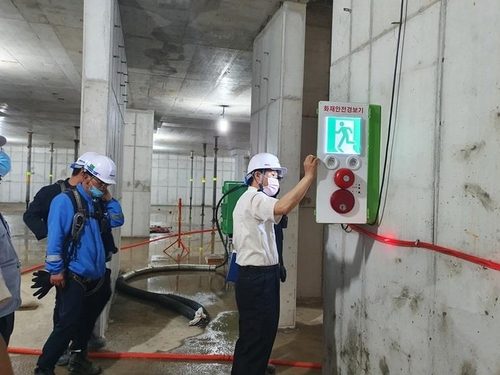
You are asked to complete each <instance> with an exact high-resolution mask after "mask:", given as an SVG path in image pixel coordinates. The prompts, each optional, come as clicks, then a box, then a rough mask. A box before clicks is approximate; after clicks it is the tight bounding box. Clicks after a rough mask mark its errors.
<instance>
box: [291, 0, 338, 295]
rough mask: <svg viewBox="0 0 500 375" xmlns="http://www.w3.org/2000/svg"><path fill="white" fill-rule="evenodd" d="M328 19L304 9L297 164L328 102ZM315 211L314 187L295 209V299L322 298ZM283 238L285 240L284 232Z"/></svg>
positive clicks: (323, 9)
mask: <svg viewBox="0 0 500 375" xmlns="http://www.w3.org/2000/svg"><path fill="white" fill-rule="evenodd" d="M331 17H332V10H331V6H324V5H320V4H317V3H310V4H308V5H307V12H306V39H305V42H306V45H305V59H304V95H303V98H304V100H303V102H302V132H301V150H300V151H301V152H300V155H301V157H300V160H304V159H305V157H306V156H307V155H309V154H313V155H315V154H316V144H317V137H318V115H317V113H316V110H317V108H318V102H319V101H320V100H328V89H329V84H330V50H331V43H330V40H331V33H332V18H331ZM301 173H302V172H301ZM301 176H302V174H301ZM315 209H316V185H313V186H312V187H311V188H310V189H309V191H308V192H307V194H306V196H305V198H304V200H303V201H302V202H301V204H300V206H299V234H298V239H299V248H298V262H297V297H298V298H308V299H310V298H313V299H318V298H321V297H322V287H321V286H322V281H323V254H324V251H323V231H324V225H320V224H317V223H316V219H315V217H314V211H315ZM284 235H285V237H286V235H287V232H286V231H285V233H284Z"/></svg>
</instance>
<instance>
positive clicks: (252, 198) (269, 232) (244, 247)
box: [233, 187, 281, 266]
mask: <svg viewBox="0 0 500 375" xmlns="http://www.w3.org/2000/svg"><path fill="white" fill-rule="evenodd" d="M277 201H278V200H277V199H276V198H271V197H269V196H267V195H266V194H264V193H263V192H261V191H258V190H257V189H256V188H254V187H249V188H248V190H247V191H246V192H245V193H243V195H242V196H241V197H240V199H238V202H236V206H235V207H234V211H233V245H234V249H235V250H236V254H237V255H236V263H238V264H239V265H240V266H273V265H275V264H278V263H279V259H278V249H277V248H276V236H275V234H274V224H277V223H279V221H280V220H281V215H274V205H275V204H276V202H277Z"/></svg>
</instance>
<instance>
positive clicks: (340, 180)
mask: <svg viewBox="0 0 500 375" xmlns="http://www.w3.org/2000/svg"><path fill="white" fill-rule="evenodd" d="M333 182H335V185H337V186H338V187H339V188H341V189H347V188H349V187H351V186H352V184H354V173H353V172H352V171H351V170H350V169H347V168H340V169H339V170H338V171H337V172H335V175H334V176H333Z"/></svg>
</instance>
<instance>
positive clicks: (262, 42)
mask: <svg viewBox="0 0 500 375" xmlns="http://www.w3.org/2000/svg"><path fill="white" fill-rule="evenodd" d="M305 10H306V9H305V5H303V4H297V3H291V2H284V3H283V5H282V7H281V8H280V9H279V10H278V11H277V12H276V13H275V14H274V16H273V18H272V19H271V20H270V21H269V23H268V24H267V25H266V27H265V28H264V30H263V31H262V32H261V33H260V34H259V35H258V36H257V37H256V38H255V40H254V47H253V58H254V63H253V68H252V74H253V78H252V113H251V128H250V142H251V148H252V152H251V155H252V156H253V155H254V154H256V153H258V152H270V153H272V154H275V155H277V156H278V158H279V159H280V161H281V164H282V165H283V166H285V167H287V168H288V173H287V175H286V178H284V179H283V182H282V186H281V195H283V194H285V193H286V192H287V191H289V190H290V189H291V188H292V187H293V186H294V185H295V184H296V183H297V182H298V181H299V178H300V160H299V157H300V154H299V152H298V150H300V134H301V128H302V121H301V120H302V94H303V79H304V77H303V71H304V42H305V13H306V12H305ZM298 216H299V213H298V210H297V209H295V210H293V211H292V212H291V213H290V214H289V215H288V229H287V230H286V233H285V234H284V235H285V236H286V239H285V241H284V243H283V258H284V262H285V266H286V268H287V281H286V283H284V284H282V286H281V314H280V323H279V325H280V327H281V328H284V327H294V326H295V313H296V297H297V250H298V231H299V228H298Z"/></svg>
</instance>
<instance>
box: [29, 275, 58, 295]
mask: <svg viewBox="0 0 500 375" xmlns="http://www.w3.org/2000/svg"><path fill="white" fill-rule="evenodd" d="M31 281H33V285H32V286H31V288H32V289H38V290H37V291H35V293H33V296H34V297H37V296H38V297H37V298H38V299H41V298H43V297H45V296H46V295H47V293H48V292H49V290H50V288H52V287H53V285H52V284H51V283H50V273H49V271H46V270H40V271H36V272H33V278H32V279H31Z"/></svg>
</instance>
